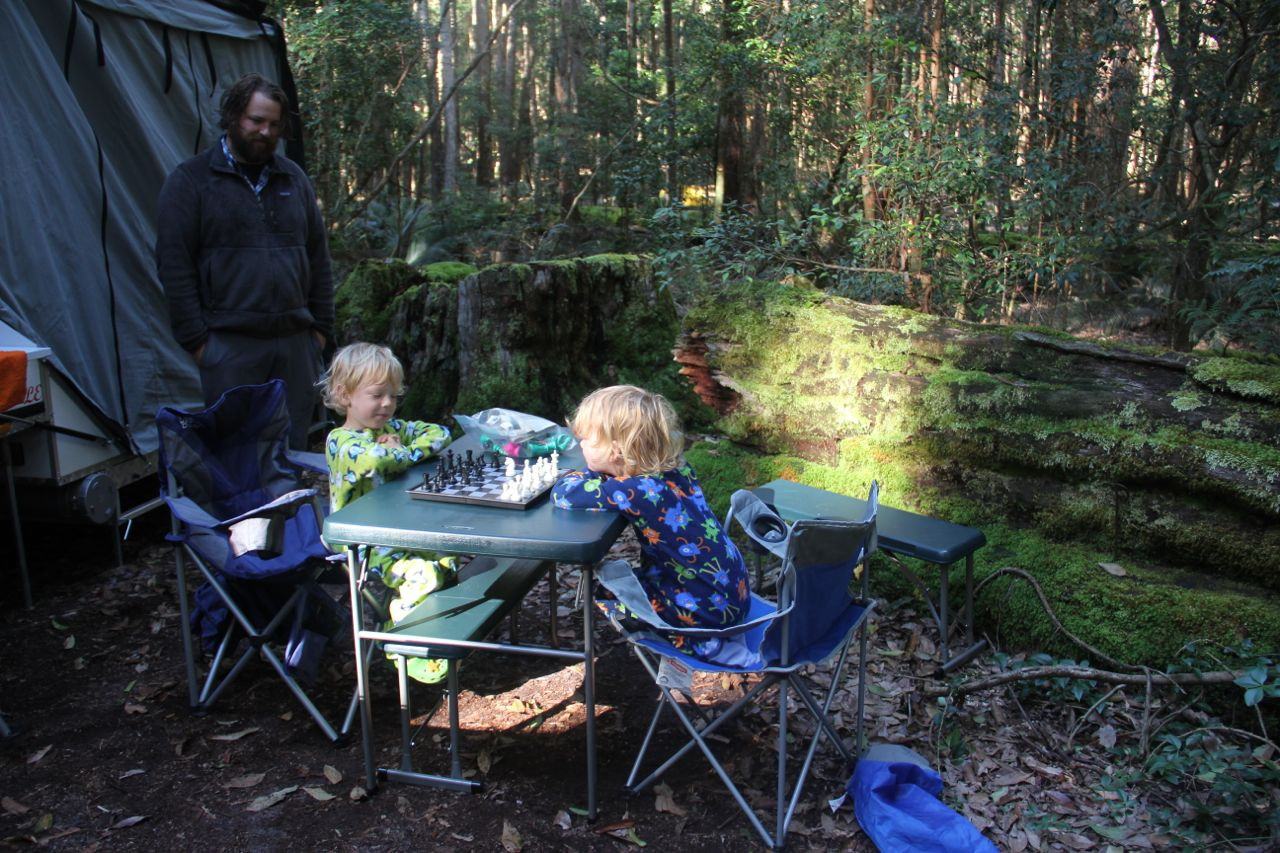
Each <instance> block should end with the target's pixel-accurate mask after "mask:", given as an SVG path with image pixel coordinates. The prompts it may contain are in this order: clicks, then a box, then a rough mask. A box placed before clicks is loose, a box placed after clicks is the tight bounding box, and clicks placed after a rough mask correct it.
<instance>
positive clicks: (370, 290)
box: [334, 258, 424, 345]
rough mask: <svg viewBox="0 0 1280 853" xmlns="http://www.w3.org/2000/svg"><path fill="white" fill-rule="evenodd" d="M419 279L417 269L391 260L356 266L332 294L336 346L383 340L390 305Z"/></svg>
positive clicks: (378, 260) (420, 282) (388, 320)
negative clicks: (336, 337) (335, 316)
mask: <svg viewBox="0 0 1280 853" xmlns="http://www.w3.org/2000/svg"><path fill="white" fill-rule="evenodd" d="M423 280H424V279H423V276H422V272H421V270H419V269H417V268H416V267H413V266H410V265H409V264H407V263H405V262H404V261H401V260H398V259H395V258H386V259H371V260H365V261H361V262H360V263H358V264H356V266H355V269H353V270H352V271H351V274H350V275H348V276H347V277H346V279H345V280H343V282H342V284H340V285H338V287H337V289H336V290H335V292H334V310H335V313H336V315H337V336H338V340H337V343H338V344H339V345H342V344H348V343H351V342H353V341H356V340H366V341H377V342H381V341H385V340H387V333H388V331H389V328H390V323H391V306H392V303H393V302H394V301H395V299H396V297H397V296H399V295H401V294H402V293H404V292H405V291H407V290H409V289H410V288H412V287H415V286H417V285H420V284H422V283H423Z"/></svg>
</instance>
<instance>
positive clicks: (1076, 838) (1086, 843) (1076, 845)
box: [1054, 832, 1098, 850]
mask: <svg viewBox="0 0 1280 853" xmlns="http://www.w3.org/2000/svg"><path fill="white" fill-rule="evenodd" d="M1054 840H1056V841H1059V842H1061V843H1062V844H1063V845H1065V846H1067V847H1070V848H1071V849H1072V850H1093V849H1094V848H1095V847H1097V846H1098V845H1097V844H1095V843H1093V841H1091V840H1089V839H1088V838H1085V837H1084V836H1083V835H1081V834H1080V833H1078V832H1058V833H1055V834H1054Z"/></svg>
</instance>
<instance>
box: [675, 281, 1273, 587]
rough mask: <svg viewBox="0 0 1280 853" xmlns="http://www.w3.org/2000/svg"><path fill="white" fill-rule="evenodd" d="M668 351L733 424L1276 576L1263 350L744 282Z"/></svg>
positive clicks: (779, 443) (1145, 546) (781, 449)
mask: <svg viewBox="0 0 1280 853" xmlns="http://www.w3.org/2000/svg"><path fill="white" fill-rule="evenodd" d="M677 360H679V361H680V362H681V363H682V364H683V365H684V366H685V372H686V373H687V374H689V375H690V376H691V377H692V378H693V380H694V383H695V385H696V386H697V387H698V389H699V393H700V395H701V396H702V397H703V399H704V400H705V401H706V402H707V403H708V404H709V405H711V406H713V407H715V408H716V409H717V411H719V412H720V413H721V414H722V416H723V417H722V419H721V421H720V428H721V429H722V430H723V431H724V432H725V433H727V434H728V435H729V436H730V437H731V438H733V439H734V440H735V441H739V442H743V443H747V444H750V445H752V446H755V447H758V448H760V449H762V450H765V451H768V452H771V453H784V454H785V453H794V454H796V455H799V456H802V457H804V458H806V459H810V460H813V461H817V462H823V463H825V464H831V465H839V464H842V460H843V461H846V462H847V461H848V460H849V459H851V458H855V457H856V458H870V459H874V460H876V462H875V463H874V464H875V465H883V466H892V467H894V468H897V469H899V470H901V469H902V468H908V469H910V471H911V477H912V479H914V480H915V481H916V482H919V483H930V484H934V485H936V486H937V487H939V488H943V489H951V490H954V491H956V492H957V493H964V494H966V495H967V496H968V497H970V498H972V499H978V500H981V501H984V502H986V503H988V504H990V505H991V506H992V507H993V508H995V507H999V508H1002V509H1005V510H1007V511H1008V513H1009V514H1010V516H1011V517H1014V518H1019V519H1034V520H1036V524H1037V525H1038V526H1040V527H1042V528H1044V529H1045V530H1046V531H1047V532H1049V533H1051V534H1053V535H1057V536H1061V537H1066V538H1072V539H1076V540H1083V541H1087V542H1091V543H1092V544H1094V545H1096V546H1097V547H1100V548H1108V549H1110V548H1119V547H1122V546H1123V547H1125V548H1130V549H1137V550H1139V551H1143V552H1145V553H1147V554H1148V555H1152V556H1154V557H1155V558H1156V559H1158V560H1161V561H1164V562H1174V563H1177V564H1182V565H1188V564H1194V565H1198V566H1200V567H1203V566H1210V565H1211V566H1214V567H1215V568H1216V570H1217V571H1219V572H1221V573H1223V574H1229V575H1233V576H1235V577H1237V578H1239V579H1242V580H1249V581H1252V582H1254V583H1258V584H1262V585H1265V586H1267V587H1269V588H1271V589H1277V590H1280V455H1278V454H1277V453H1276V451H1275V447H1276V446H1277V444H1280V368H1278V367H1275V366H1271V365H1263V364H1257V363H1253V362H1248V361H1244V360H1241V359H1234V358H1221V357H1208V356H1193V355H1188V354H1170V355H1164V356H1151V355H1145V354H1140V353H1133V352H1127V351H1125V350H1119V349H1110V348H1103V347H1100V346H1096V345H1092V344H1088V343H1084V342H1079V341H1073V340H1070V339H1062V338H1051V337H1048V336H1045V335H1041V334H1038V333H1034V332H1030V331H1018V330H1016V329H1009V328H1003V327H999V328H998V327H991V326H981V325H976V324H968V323H961V322H958V321H952V322H948V321H943V320H940V319H937V318H933V317H927V316H923V315H917V314H913V313H910V312H904V311H903V310H902V309H894V308H882V307H878V306H871V305H865V304H862V303H856V302H852V301H849V300H844V299H840V298H836V297H822V296H819V295H816V294H814V293H813V292H812V291H804V290H799V289H796V288H785V287H774V288H762V287H758V286H757V287H756V288H755V289H753V290H750V291H748V290H746V289H745V288H744V289H741V290H734V291H727V292H723V293H721V294H719V295H718V296H717V299H716V301H715V303H714V304H706V305H701V306H697V307H695V308H694V310H692V311H690V313H689V314H688V316H687V317H686V320H685V330H684V335H683V338H682V340H681V342H680V344H679V346H678V348H677ZM869 464H871V463H869ZM904 499H905V498H904V497H903V496H899V497H898V498H897V500H898V501H899V502H901V501H903V500H904Z"/></svg>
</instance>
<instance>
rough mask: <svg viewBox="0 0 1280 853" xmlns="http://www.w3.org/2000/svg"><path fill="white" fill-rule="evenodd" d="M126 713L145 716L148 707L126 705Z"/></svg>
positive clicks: (129, 703) (127, 703)
mask: <svg viewBox="0 0 1280 853" xmlns="http://www.w3.org/2000/svg"><path fill="white" fill-rule="evenodd" d="M124 712H125V713H126V714H145V713H147V706H146V705H138V704H136V703H134V702H125V703H124Z"/></svg>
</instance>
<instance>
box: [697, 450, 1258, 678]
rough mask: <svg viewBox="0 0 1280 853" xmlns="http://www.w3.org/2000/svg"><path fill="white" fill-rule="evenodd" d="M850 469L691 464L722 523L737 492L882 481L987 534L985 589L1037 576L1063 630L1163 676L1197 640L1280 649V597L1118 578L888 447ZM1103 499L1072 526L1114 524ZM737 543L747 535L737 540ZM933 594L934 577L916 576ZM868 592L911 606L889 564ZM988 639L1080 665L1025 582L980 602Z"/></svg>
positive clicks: (867, 453) (700, 453) (1201, 579)
mask: <svg viewBox="0 0 1280 853" xmlns="http://www.w3.org/2000/svg"><path fill="white" fill-rule="evenodd" d="M848 450H849V458H848V462H849V467H845V465H844V464H842V465H840V466H838V467H837V466H826V465H819V464H816V463H813V462H809V461H806V460H803V459H799V458H797V457H794V456H779V455H758V454H754V453H752V452H750V451H748V450H746V449H744V448H742V447H740V446H737V445H735V444H733V443H731V442H724V441H721V442H701V443H698V444H695V445H694V446H693V447H691V448H690V449H689V451H688V454H687V457H688V459H689V461H690V463H691V464H692V465H693V467H694V470H696V471H697V472H698V476H699V479H700V480H701V481H702V485H703V488H704V490H705V491H706V493H707V496H708V499H709V500H710V501H711V503H712V506H713V508H714V509H716V511H717V512H719V513H721V515H722V516H723V513H724V511H725V509H726V508H727V505H728V500H729V496H730V495H731V494H732V493H733V491H734V490H735V489H739V488H750V487H754V486H757V485H760V484H763V483H766V482H768V481H769V480H772V479H776V478H783V479H788V480H794V481H796V482H801V483H805V484H807V485H811V486H815V487H818V488H823V489H827V490H829V491H834V492H840V493H842V494H848V495H854V496H862V495H865V494H866V490H867V486H868V484H869V483H870V480H871V479H873V478H875V479H879V480H880V481H881V501H882V503H883V504H884V505H885V506H893V507H896V508H899V509H909V510H912V511H916V512H921V513H924V514H927V515H931V516H933V517H936V518H944V519H947V520H949V521H952V522H955V523H958V524H966V525H970V526H974V527H978V528H979V529H981V530H982V531H983V532H984V534H985V535H986V537H987V545H986V547H984V548H982V549H980V550H979V551H978V552H977V553H976V555H975V571H976V576H977V578H978V579H979V580H981V579H982V578H983V577H986V576H987V575H989V574H991V573H993V572H995V571H996V570H997V569H999V568H1000V567H1003V566H1015V567H1018V568H1021V569H1024V570H1025V571H1027V572H1029V573H1031V574H1032V575H1033V576H1034V577H1035V578H1036V579H1037V581H1038V582H1039V584H1040V585H1041V587H1042V589H1043V590H1044V593H1045V595H1046V597H1047V598H1048V600H1049V601H1050V603H1051V605H1052V607H1053V608H1054V611H1055V613H1056V614H1057V616H1058V618H1059V619H1060V620H1061V621H1062V623H1063V624H1064V625H1065V626H1066V628H1067V629H1068V630H1069V631H1071V632H1072V633H1074V634H1076V635H1077V636H1079V637H1081V638H1082V639H1083V640H1084V641H1085V642H1087V643H1089V644H1091V645H1093V646H1095V647H1097V648H1098V649H1100V650H1101V651H1103V652H1104V653H1106V654H1108V655H1110V656H1112V657H1115V658H1117V659H1119V660H1122V661H1125V662H1128V663H1135V664H1145V665H1149V666H1156V667H1162V666H1164V665H1166V664H1167V663H1168V662H1169V661H1171V660H1173V659H1174V658H1175V656H1176V653H1177V651H1178V649H1179V648H1180V647H1181V646H1182V645H1183V644H1184V643H1185V642H1187V641H1189V640H1192V639H1201V638H1204V639H1209V640H1213V641H1216V642H1222V643H1233V642H1236V641H1238V640H1239V639H1240V638H1242V637H1251V638H1252V639H1253V640H1254V641H1255V642H1257V643H1258V644H1259V645H1260V646H1261V647H1263V648H1280V606H1278V605H1280V597H1277V596H1275V595H1274V594H1269V593H1266V592H1263V591H1261V590H1259V589H1257V588H1255V587H1251V586H1246V585H1242V584H1232V583H1228V582H1224V581H1222V580H1221V579H1217V578H1211V577H1209V576H1205V575H1199V574H1195V573H1191V572H1185V571H1184V572H1174V571H1171V570H1168V569H1159V568H1156V567H1154V566H1142V565H1135V564H1132V563H1130V562H1126V563H1125V569H1126V571H1127V574H1126V576H1125V577H1121V578H1117V577H1113V576H1112V575H1110V574H1108V573H1107V572H1105V571H1103V570H1102V569H1101V568H1100V567H1099V565H1098V564H1099V563H1103V562H1112V561H1113V560H1112V556H1111V555H1110V553H1108V552H1102V551H1098V550H1096V548H1094V547H1090V546H1088V545H1081V544H1065V543H1062V542H1055V541H1053V540H1052V539H1051V538H1049V537H1047V536H1045V535H1044V534H1042V533H1040V532H1036V531H1033V530H1028V529H1019V528H1015V527H1012V526H1010V525H1008V524H1007V523H1005V522H1004V521H1002V520H1000V519H996V518H992V517H991V515H990V511H989V510H988V509H987V508H986V507H984V506H982V505H980V504H978V503H976V502H974V501H970V500H967V499H964V498H961V497H956V496H942V495H941V494H939V493H937V492H934V491H932V490H929V489H921V488H919V487H918V486H916V482H917V480H916V479H915V478H914V477H913V476H910V475H905V474H903V473H902V472H901V471H899V470H895V467H894V466H893V465H887V464H884V462H883V460H881V459H878V458H877V457H878V455H879V454H883V453H884V452H885V448H884V447H883V446H874V445H870V444H862V445H861V446H859V447H856V448H855V447H852V446H850V447H849V448H848ZM1109 514H1110V507H1109V506H1108V504H1107V502H1106V496H1105V493H1099V494H1097V495H1095V496H1093V497H1092V498H1090V499H1085V500H1083V501H1081V502H1080V503H1079V504H1078V505H1077V506H1076V517H1075V520H1076V521H1079V522H1084V523H1092V524H1095V525H1104V526H1105V525H1106V524H1108V523H1109ZM739 535H740V534H739ZM913 568H914V569H916V570H918V573H919V574H920V575H921V577H922V578H923V579H925V580H926V582H928V583H929V584H930V587H931V588H932V589H936V588H937V569H936V567H933V566H929V565H921V564H919V563H916V564H915V565H914V566H913ZM951 572H952V573H951V588H952V590H953V591H955V590H961V589H963V583H964V573H963V564H960V565H957V566H955V567H953V568H952V570H951ZM871 582H872V590H873V593H874V594H875V595H877V596H878V597H881V598H886V599H895V598H899V597H902V596H914V595H916V593H915V592H914V591H913V589H912V588H911V586H910V585H909V584H908V583H907V582H906V581H905V580H903V579H902V578H901V576H900V575H899V574H898V572H897V571H896V570H895V569H894V568H893V567H892V566H891V565H890V564H889V563H888V562H887V561H883V560H880V561H877V562H876V564H875V565H874V567H873V573H872V581H871ZM976 616H977V621H978V627H979V630H980V632H990V633H992V634H993V635H995V636H998V637H999V641H1000V644H1001V646H1002V648H1005V649H1008V650H1043V651H1048V652H1052V653H1055V654H1060V655H1070V656H1072V657H1075V658H1080V657H1083V656H1084V653H1082V652H1081V651H1080V650H1079V649H1078V648H1075V647H1074V646H1072V645H1070V644H1069V643H1068V642H1067V641H1065V640H1064V639H1063V638H1062V636H1061V635H1060V634H1059V633H1058V632H1057V631H1056V629H1055V628H1054V626H1053V623H1052V622H1051V621H1050V620H1049V618H1048V617H1047V616H1046V615H1045V612H1044V610H1043V608H1042V607H1041V606H1040V604H1039V602H1038V600H1037V598H1036V596H1035V594H1034V592H1033V591H1032V589H1031V588H1030V586H1029V585H1028V584H1026V583H1025V582H1024V581H1020V580H1012V579H1010V580H1005V579H1000V580H996V581H993V582H992V583H991V584H990V585H989V586H988V587H987V588H986V589H984V591H983V593H982V594H981V595H980V596H979V597H978V599H977V601H976Z"/></svg>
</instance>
